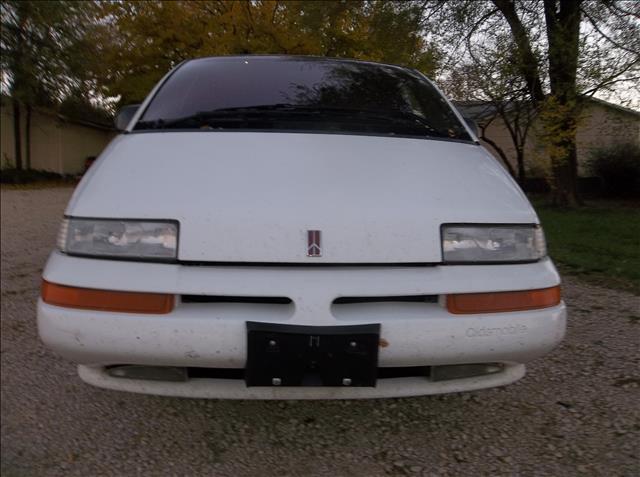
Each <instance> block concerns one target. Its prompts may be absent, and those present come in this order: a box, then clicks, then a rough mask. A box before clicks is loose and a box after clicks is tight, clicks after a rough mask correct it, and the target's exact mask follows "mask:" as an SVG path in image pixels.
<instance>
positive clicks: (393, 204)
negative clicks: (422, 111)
mask: <svg viewBox="0 0 640 477" xmlns="http://www.w3.org/2000/svg"><path fill="white" fill-rule="evenodd" d="M66 213H67V215H70V216H76V217H101V218H102V217H109V218H153V219H175V220H178V221H179V222H180V238H179V252H178V255H179V259H180V260H195V261H233V262H299V263H300V262H302V263H374V262H375V263H401V262H440V261H441V259H442V256H441V250H440V225H441V224H442V223H452V222H454V223H455V222H458V223H460V222H468V223H482V222H486V223H534V222H538V219H537V217H536V215H535V212H534V211H533V209H532V207H531V206H530V205H529V202H528V201H527V199H526V197H525V196H524V194H523V193H522V192H521V190H520V189H519V187H518V186H517V185H516V183H515V182H514V181H513V180H512V179H511V178H510V177H509V175H508V174H507V173H506V171H505V170H504V169H503V168H502V167H501V166H500V165H499V164H498V163H497V162H496V160H495V159H494V158H493V157H492V156H491V155H489V154H488V153H487V152H486V151H485V150H484V149H482V148H481V147H480V146H476V145H471V144H464V143H456V142H448V141H432V140H421V139H405V138H387V137H376V136H356V135H339V134H335V135H329V134H299V133H292V134H285V133H258V132H157V133H155V132H154V133H133V134H128V135H121V136H119V137H118V138H116V139H115V140H114V141H113V142H112V143H111V145H110V146H109V147H108V148H107V149H106V150H105V151H104V153H103V154H102V155H101V157H100V158H99V160H98V161H96V163H95V164H94V165H93V166H92V168H91V169H90V171H89V173H88V174H87V175H86V176H85V178H84V179H83V180H82V181H81V183H80V185H79V186H78V188H77V190H76V192H75V194H74V196H73V198H72V200H71V202H70V203H69V206H68V208H67V211H66ZM307 230H321V231H322V249H323V250H322V257H319V258H316V257H313V258H312V257H307V256H306V249H307Z"/></svg>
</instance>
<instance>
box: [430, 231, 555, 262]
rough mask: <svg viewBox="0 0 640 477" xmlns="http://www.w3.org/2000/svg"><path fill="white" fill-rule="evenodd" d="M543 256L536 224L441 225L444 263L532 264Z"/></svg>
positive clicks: (544, 252) (542, 243)
mask: <svg viewBox="0 0 640 477" xmlns="http://www.w3.org/2000/svg"><path fill="white" fill-rule="evenodd" d="M546 254H547V246H546V243H545V240H544V233H543V232H542V227H540V226H539V225H490V224H487V225H484V224H483V225H443V226H442V257H443V259H444V261H445V262H447V263H473V262H532V261H536V260H539V259H541V258H542V257H544V256H546Z"/></svg>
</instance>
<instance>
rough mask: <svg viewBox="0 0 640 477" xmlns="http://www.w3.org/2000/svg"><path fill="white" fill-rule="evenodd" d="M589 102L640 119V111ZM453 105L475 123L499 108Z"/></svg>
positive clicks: (470, 103)
mask: <svg viewBox="0 0 640 477" xmlns="http://www.w3.org/2000/svg"><path fill="white" fill-rule="evenodd" d="M583 98H584V99H586V100H587V101H589V102H592V103H596V104H599V105H601V106H604V107H606V108H611V109H613V110H616V111H618V112H621V113H625V114H632V115H634V116H638V117H640V111H636V110H634V109H630V108H625V107H624V106H620V105H619V104H615V103H610V102H608V101H605V100H603V99H599V98H594V97H593V96H585V97H583ZM453 104H454V105H455V107H456V108H457V109H458V111H460V114H462V116H464V117H466V118H470V119H473V120H475V121H481V120H482V119H485V118H490V117H492V116H494V115H495V114H496V112H497V108H496V106H495V104H493V103H491V102H490V101H454V102H453ZM509 107H510V106H509V105H507V109H509Z"/></svg>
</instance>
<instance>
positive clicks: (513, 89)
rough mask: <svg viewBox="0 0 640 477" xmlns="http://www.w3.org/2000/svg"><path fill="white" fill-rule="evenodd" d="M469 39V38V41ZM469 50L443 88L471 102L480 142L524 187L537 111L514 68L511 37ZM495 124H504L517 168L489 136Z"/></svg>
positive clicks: (471, 47) (504, 37)
mask: <svg viewBox="0 0 640 477" xmlns="http://www.w3.org/2000/svg"><path fill="white" fill-rule="evenodd" d="M470 38H471V37H470V36H469V37H467V39H466V40H467V42H470ZM466 48H467V50H468V52H469V58H468V61H466V62H465V63H463V64H462V65H460V66H459V67H457V68H455V69H453V70H452V71H450V72H449V76H448V77H447V78H446V79H445V80H444V87H445V89H446V90H447V92H448V93H449V94H451V95H452V96H454V97H463V98H465V99H467V100H470V101H472V105H471V107H472V108H473V110H474V111H475V114H476V115H477V116H478V117H477V118H473V119H476V122H477V124H478V130H479V131H478V132H479V137H480V139H482V140H483V141H484V142H486V143H487V144H489V146H491V148H492V149H493V150H495V151H496V153H497V154H498V156H499V157H500V159H501V160H502V162H503V163H504V165H505V167H506V169H507V170H508V171H509V173H510V174H511V175H512V176H513V177H514V178H516V179H517V180H518V182H519V183H520V184H524V182H525V179H526V168H525V146H526V143H527V138H528V135H529V131H530V129H531V126H532V124H533V121H534V119H535V118H536V116H537V109H536V108H535V107H534V106H533V104H532V102H531V97H530V94H529V91H528V89H527V85H526V84H525V83H524V81H523V79H522V77H521V76H520V74H519V72H518V71H517V68H515V67H514V65H515V64H517V61H515V58H514V54H515V53H514V51H513V49H512V48H511V43H510V41H509V37H508V36H506V35H505V34H504V33H502V34H500V33H498V34H497V35H496V37H495V38H494V41H492V42H486V43H484V44H482V45H471V44H467V45H466ZM496 121H502V123H503V124H504V126H505V128H506V130H507V132H508V134H509V137H510V139H511V142H512V144H513V149H514V151H515V155H516V168H515V169H514V167H513V166H512V164H511V162H510V161H509V158H508V156H507V154H506V153H505V151H504V150H503V148H502V147H500V146H499V145H498V144H497V143H496V142H495V141H494V140H493V139H492V138H491V137H489V136H488V135H487V129H488V128H489V127H490V126H491V125H492V124H493V123H494V122H496Z"/></svg>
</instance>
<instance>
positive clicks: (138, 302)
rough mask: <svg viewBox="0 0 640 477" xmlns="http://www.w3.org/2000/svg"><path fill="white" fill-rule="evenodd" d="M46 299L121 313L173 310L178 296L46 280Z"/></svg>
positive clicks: (44, 290)
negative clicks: (70, 284) (104, 288)
mask: <svg viewBox="0 0 640 477" xmlns="http://www.w3.org/2000/svg"><path fill="white" fill-rule="evenodd" d="M41 291H42V301H44V302H45V303H48V304H50V305H55V306H63V307H67V308H82V309H85V310H99V311H116V312H121V313H154V314H166V313H169V312H170V311H171V310H172V309H173V304H174V296H173V295H169V294H166V293H138V292H124V291H112V290H96V289H93V288H77V287H69V286H65V285H58V284H55V283H49V282H47V281H46V280H43V281H42V290H41Z"/></svg>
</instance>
